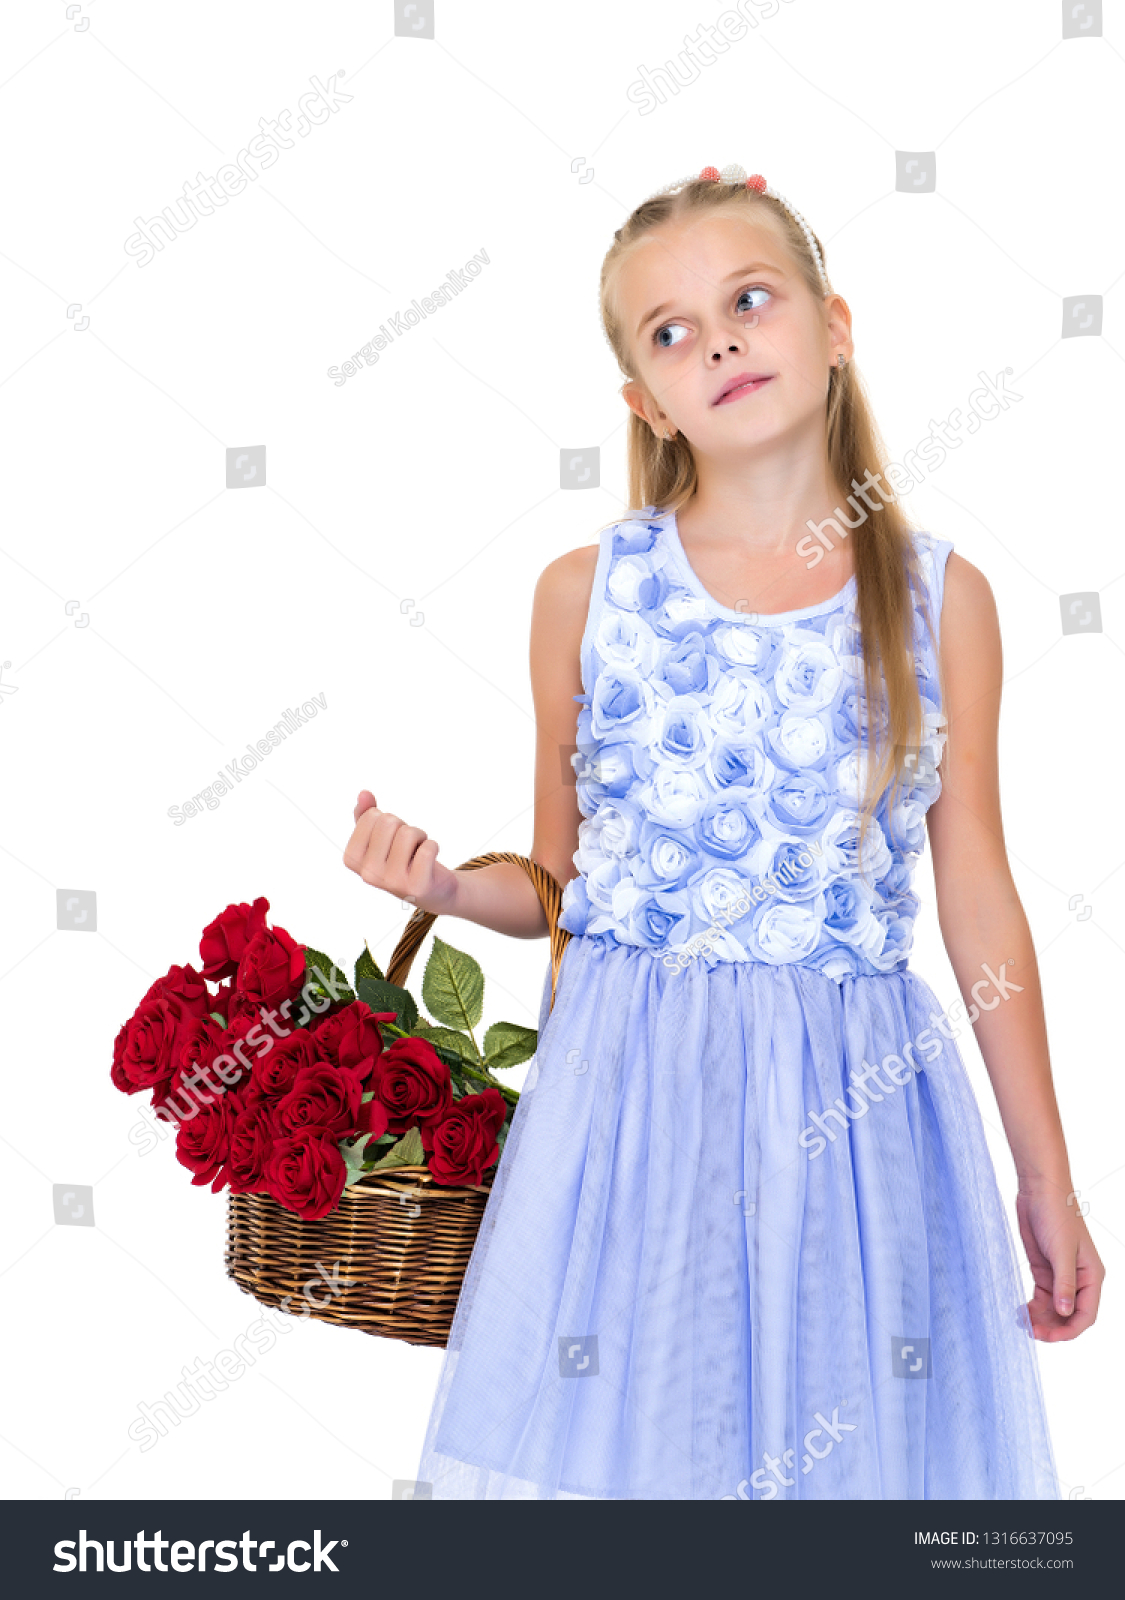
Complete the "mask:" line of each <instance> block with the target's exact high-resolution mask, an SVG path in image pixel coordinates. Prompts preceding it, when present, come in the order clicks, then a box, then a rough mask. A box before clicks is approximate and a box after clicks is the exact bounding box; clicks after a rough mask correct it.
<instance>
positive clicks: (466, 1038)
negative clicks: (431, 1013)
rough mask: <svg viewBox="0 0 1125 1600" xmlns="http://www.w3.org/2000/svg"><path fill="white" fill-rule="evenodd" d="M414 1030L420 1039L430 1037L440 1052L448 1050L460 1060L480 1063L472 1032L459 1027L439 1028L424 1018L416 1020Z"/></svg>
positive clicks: (471, 1063) (472, 1063) (475, 1063)
mask: <svg viewBox="0 0 1125 1600" xmlns="http://www.w3.org/2000/svg"><path fill="white" fill-rule="evenodd" d="M412 1031H413V1033H414V1034H415V1035H416V1036H417V1037H418V1038H419V1039H428V1040H429V1041H430V1043H431V1044H432V1045H433V1046H434V1047H435V1049H437V1050H438V1051H439V1053H440V1052H441V1051H442V1050H448V1051H449V1052H450V1054H452V1055H455V1056H456V1057H457V1059H458V1060H459V1061H468V1062H469V1063H470V1065H474V1066H475V1065H477V1064H478V1063H479V1060H480V1057H479V1056H478V1054H477V1047H476V1045H475V1044H474V1043H473V1040H472V1036H471V1035H470V1034H467V1033H461V1032H460V1031H459V1030H458V1029H457V1028H439V1027H438V1026H437V1025H436V1024H435V1023H432V1022H426V1021H424V1020H419V1021H418V1022H416V1023H415V1024H414V1028H413V1030H412Z"/></svg>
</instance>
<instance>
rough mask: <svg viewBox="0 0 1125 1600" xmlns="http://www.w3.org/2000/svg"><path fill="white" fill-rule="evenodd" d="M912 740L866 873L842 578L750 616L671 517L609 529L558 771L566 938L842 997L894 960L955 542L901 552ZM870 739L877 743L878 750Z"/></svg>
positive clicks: (930, 735) (852, 611)
mask: <svg viewBox="0 0 1125 1600" xmlns="http://www.w3.org/2000/svg"><path fill="white" fill-rule="evenodd" d="M913 537H914V541H915V547H916V549H917V551H918V556H919V565H920V568H921V571H922V574H923V579H924V588H923V589H922V590H921V591H917V590H914V589H912V595H913V605H914V651H915V664H916V671H917V677H918V686H919V690H920V692H921V695H922V708H923V713H924V729H923V735H922V744H921V746H920V747H919V749H917V750H916V751H911V752H904V753H902V754H901V755H900V764H901V766H902V768H903V770H904V771H906V772H907V773H908V774H909V777H908V778H907V779H906V780H905V781H902V782H900V784H899V787H898V790H897V794H896V798H895V804H894V807H893V814H892V811H891V808H890V806H889V798H888V796H889V791H885V792H884V794H883V796H882V797H881V799H880V802H879V806H878V808H877V810H876V812H875V815H874V817H873V819H872V820H871V822H870V823H869V825H868V830H867V836H866V839H865V841H864V852H863V861H862V873H861V868H860V862H859V860H858V821H859V810H860V803H861V793H862V783H863V776H864V769H865V760H866V756H865V751H866V744H865V738H864V730H863V728H862V720H863V699H864V695H863V682H862V672H863V662H862V656H861V653H860V649H861V647H860V636H859V629H858V622H857V617H856V587H855V578H854V577H853V578H851V579H850V580H849V582H848V584H847V585H846V586H845V587H844V588H843V589H842V590H841V591H840V592H839V593H838V594H836V595H834V596H831V597H830V598H829V599H827V600H824V601H821V602H820V603H819V604H817V605H812V606H805V607H801V608H800V609H798V610H794V611H787V612H781V613H777V614H774V615H763V616H760V617H752V616H749V615H748V614H747V613H745V612H743V611H741V610H735V609H731V608H729V607H727V606H723V605H721V604H720V603H719V602H718V601H717V600H715V599H714V598H713V597H712V596H711V595H710V594H709V593H708V592H707V591H706V590H705V589H704V588H703V585H702V584H701V583H700V581H699V578H698V576H697V575H696V573H695V571H694V569H693V568H692V566H691V565H690V563H689V562H688V559H687V556H686V554H685V552H684V549H683V545H682V543H681V541H680V537H679V532H678V529H677V526H676V519H675V515H674V513H672V512H666V513H663V514H659V515H658V514H656V512H655V508H654V507H651V506H647V507H645V508H644V509H643V510H640V511H635V512H628V513H626V515H625V517H624V518H623V519H622V520H621V521H620V522H617V523H614V524H613V525H612V526H610V527H608V528H605V529H603V530H602V532H601V534H600V536H599V542H600V548H599V554H598V562H597V569H596V573H595V578H594V586H593V591H592V594H591V599H590V609H589V614H588V617H587V622H586V628H585V632H584V634H583V639H582V657H581V664H582V684H583V688H584V691H585V692H584V693H583V694H582V695H579V696H576V697H575V698H576V699H577V700H578V701H579V703H580V705H581V710H580V711H579V714H578V729H577V750H576V753H575V755H574V756H573V757H572V765H573V767H574V771H575V776H576V780H577V795H578V804H579V808H580V810H581V812H582V819H583V820H582V822H581V823H580V825H579V834H578V849H577V851H576V852H575V855H574V864H575V866H576V867H577V868H578V871H579V876H578V877H577V878H574V879H572V880H571V881H570V882H569V883H568V884H567V885H566V887H565V889H564V892H563V899H562V912H561V915H560V919H559V920H560V924H561V926H562V927H564V928H566V929H568V930H569V931H570V932H571V933H572V934H584V935H588V936H592V937H602V938H605V939H609V940H613V941H615V942H616V943H618V944H623V945H635V946H641V947H643V948H645V949H647V950H649V951H650V952H652V954H653V955H657V956H660V957H662V958H663V960H664V961H665V963H666V964H667V965H669V966H683V965H684V964H685V963H686V962H688V961H694V960H700V961H702V962H703V963H704V964H705V965H713V964H714V963H715V962H719V961H760V962H768V963H770V964H774V965H778V964H799V965H802V966H805V967H811V968H814V969H816V970H818V971H821V972H823V973H824V974H826V975H827V976H829V977H832V978H835V979H837V980H838V981H839V980H840V979H842V978H844V977H846V976H848V975H849V974H857V973H881V972H891V971H894V970H896V969H899V968H902V967H905V966H906V965H907V958H908V955H909V952H910V947H911V943H912V939H913V929H914V919H915V916H916V915H917V912H918V906H919V901H918V896H917V894H916V893H915V892H914V889H913V888H912V877H913V870H914V864H915V862H916V860H917V857H918V856H919V854H920V853H921V851H922V848H923V846H924V843H925V833H926V830H925V814H926V811H927V810H928V808H929V806H930V805H931V804H932V803H933V802H934V800H936V799H937V796H938V795H939V793H940V792H941V779H940V777H939V775H938V772H937V770H936V769H937V765H938V763H939V762H940V760H941V753H942V748H943V746H944V742H945V733H944V732H943V731H941V730H942V729H943V727H944V716H943V714H942V711H941V705H940V692H939V688H938V675H937V662H936V659H935V654H934V645H933V643H932V642H931V638H930V634H929V632H928V631H927V628H926V625H925V615H924V613H925V607H926V606H927V605H928V606H929V608H930V618H931V621H932V626H933V630H934V636H935V638H938V637H940V633H939V629H940V614H941V598H942V592H943V587H944V573H945V561H946V558H947V556H948V554H949V551H950V550H951V548H952V545H951V543H950V542H949V541H948V540H938V539H934V538H933V537H932V536H930V535H928V534H924V533H915V534H914V535H913ZM882 738H883V732H882V727H881V728H880V740H882Z"/></svg>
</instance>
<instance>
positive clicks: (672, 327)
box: [652, 287, 770, 350]
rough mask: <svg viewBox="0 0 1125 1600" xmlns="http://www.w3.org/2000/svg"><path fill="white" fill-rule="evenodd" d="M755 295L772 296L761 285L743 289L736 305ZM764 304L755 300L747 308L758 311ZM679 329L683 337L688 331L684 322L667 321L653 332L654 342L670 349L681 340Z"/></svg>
mask: <svg viewBox="0 0 1125 1600" xmlns="http://www.w3.org/2000/svg"><path fill="white" fill-rule="evenodd" d="M755 295H762V296H764V297H765V300H768V299H769V297H770V292H769V290H768V289H763V288H761V287H758V288H754V289H743V290H742V292H741V293H740V294H739V296H738V300H737V301H736V302H735V303H736V306H739V307H741V306H742V302H743V301H744V300H746V299H747V298H750V299H753V297H754V296H755ZM763 304H764V301H763V300H758V301H757V302H755V304H753V305H751V306H748V307H746V308H745V309H746V310H749V311H757V310H758V309H759V308H760V307H761V306H762V305H763ZM741 314H742V313H741V312H739V315H741ZM677 329H678V330H679V334H680V337H682V336H683V334H684V333H685V332H686V331H687V330H686V329H685V328H684V325H683V323H682V322H666V323H665V324H664V326H663V327H662V328H657V330H656V332H655V333H654V334H653V336H652V342H653V344H657V345H659V346H660V347H661V349H662V350H670V349H671V348H672V346H673V345H675V344H679V342H680V338H679V337H676V336H675V335H676V330H677ZM665 334H667V335H668V338H665V337H664V335H665Z"/></svg>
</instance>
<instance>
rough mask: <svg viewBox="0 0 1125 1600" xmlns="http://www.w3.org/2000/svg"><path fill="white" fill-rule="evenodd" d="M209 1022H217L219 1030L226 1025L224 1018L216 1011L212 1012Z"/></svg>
mask: <svg viewBox="0 0 1125 1600" xmlns="http://www.w3.org/2000/svg"><path fill="white" fill-rule="evenodd" d="M211 1020H212V1022H217V1023H218V1024H219V1026H220V1027H221V1028H225V1027H226V1025H227V1019H226V1017H224V1016H221V1015H220V1013H219V1012H218V1011H212V1013H211Z"/></svg>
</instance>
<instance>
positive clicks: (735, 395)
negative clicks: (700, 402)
mask: <svg viewBox="0 0 1125 1600" xmlns="http://www.w3.org/2000/svg"><path fill="white" fill-rule="evenodd" d="M771 381H772V376H771V377H770V378H757V379H755V380H754V382H753V383H740V384H739V386H738V388H737V389H732V390H731V391H730V393H729V394H725V395H723V397H722V399H721V400H716V401H715V404H716V405H717V406H725V405H727V404H729V402H730V401H731V400H741V399H742V397H743V395H744V394H756V393H757V392H758V390H759V389H762V388H764V387H765V385H766V384H767V383H770V382H771Z"/></svg>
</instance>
